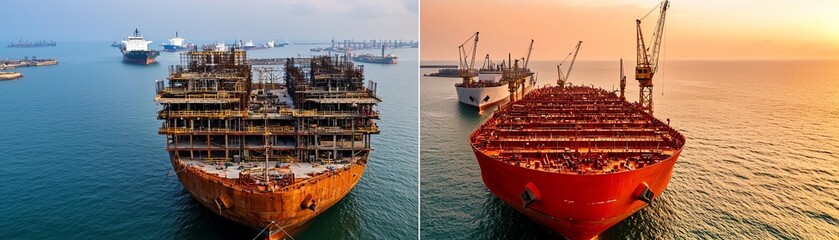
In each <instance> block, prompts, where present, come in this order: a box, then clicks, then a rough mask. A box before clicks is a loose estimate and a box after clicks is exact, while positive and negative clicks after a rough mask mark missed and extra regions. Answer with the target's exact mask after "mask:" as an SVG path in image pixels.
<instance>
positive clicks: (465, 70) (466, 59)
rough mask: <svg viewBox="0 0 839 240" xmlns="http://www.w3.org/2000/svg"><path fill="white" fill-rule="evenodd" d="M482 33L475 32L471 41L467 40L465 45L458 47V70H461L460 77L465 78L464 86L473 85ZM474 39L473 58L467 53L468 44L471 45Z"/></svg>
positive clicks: (470, 38)
mask: <svg viewBox="0 0 839 240" xmlns="http://www.w3.org/2000/svg"><path fill="white" fill-rule="evenodd" d="M479 33H480V32H475V34H472V36H470V37H469V39H466V41H465V42H463V44H460V46H458V47H457V54H458V61H459V62H458V69H459V70H460V71H459V72H460V77H461V78H463V84H471V83H472V77H473V75H474V68H475V54H476V53H477V52H478V34H479ZM472 39H474V43H473V45H472V55H471V57H470V56H469V55H468V54H467V52H466V44H468V43H469V41H471V40H472Z"/></svg>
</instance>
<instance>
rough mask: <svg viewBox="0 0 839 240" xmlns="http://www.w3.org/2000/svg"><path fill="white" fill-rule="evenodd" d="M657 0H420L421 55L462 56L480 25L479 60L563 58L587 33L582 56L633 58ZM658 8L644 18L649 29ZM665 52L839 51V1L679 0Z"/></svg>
mask: <svg viewBox="0 0 839 240" xmlns="http://www.w3.org/2000/svg"><path fill="white" fill-rule="evenodd" d="M659 2H660V1H657V0H602V1H584V0H524V1H506V0H458V1H446V0H422V1H420V9H421V11H420V16H421V18H420V23H421V24H420V25H421V26H420V32H421V34H420V36H421V43H422V47H421V58H422V60H426V61H427V60H452V61H455V60H457V57H458V55H457V46H459V45H460V44H461V43H463V42H464V41H465V40H466V39H467V38H468V37H469V36H470V35H471V34H473V33H474V32H476V31H480V32H481V35H480V36H481V39H480V42H479V46H478V54H477V55H478V57H476V58H477V60H478V64H480V60H481V59H483V56H484V55H485V54H487V53H489V54H490V55H491V56H492V58H493V59H500V58H501V57H502V56H504V57H505V58H506V55H507V53H512V54H513V58H515V57H517V56H518V57H521V56H524V55H525V54H526V50H527V45H528V43H529V41H530V39H535V40H536V43H535V47H534V50H533V55H532V57H531V59H533V60H553V59H562V58H564V57H565V56H566V55H567V54H568V53H569V52H570V51H571V50H572V48H573V47H574V44H575V43H576V41H577V40H582V41H583V42H584V43H583V47H582V50H580V55H579V57H578V59H580V60H613V59H616V58H624V59H630V60H631V61H634V57H635V19H637V18H640V17H642V16H643V15H644V14H646V13H647V12H648V11H650V10H651V9H653V7H655V6H656V5H657V4H658V3H659ZM657 17H658V16H657V13H653V14H652V15H651V16H650V17H648V18H647V19H645V20H644V26H645V28H644V29H643V30H644V33H645V37H647V36H649V34H650V33H651V32H652V31H653V29H652V28H653V25H654V24H655V21H656V18H657ZM664 36H665V41H664V45H663V51H664V52H663V56H662V59H666V60H762V59H767V60H780V59H839V1H819V0H773V1H760V0H741V1H726V0H703V1H678V0H676V1H671V3H670V9H669V10H668V11H667V21H666V30H665V35H664Z"/></svg>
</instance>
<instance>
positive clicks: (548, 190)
mask: <svg viewBox="0 0 839 240" xmlns="http://www.w3.org/2000/svg"><path fill="white" fill-rule="evenodd" d="M472 150H474V151H475V156H476V157H477V158H478V164H479V165H480V167H481V178H482V179H483V181H484V184H486V186H487V188H489V191H490V192H492V194H494V195H495V196H497V197H498V198H499V199H501V200H502V201H504V203H507V205H510V206H511V207H513V208H514V209H516V210H517V211H519V212H522V213H524V214H525V215H527V216H528V217H530V218H532V219H534V220H536V221H538V222H540V223H542V224H544V225H546V226H548V227H550V228H551V229H553V230H554V231H557V232H559V233H560V234H562V235H563V236H565V237H567V238H568V239H591V238H593V237H595V236H597V235H598V234H600V233H602V232H603V231H605V230H606V229H609V228H610V227H612V226H613V225H615V224H617V223H618V222H620V221H622V220H623V219H625V218H626V217H629V216H630V215H632V214H633V213H635V212H637V211H638V210H640V209H641V208H643V207H645V206H647V204H646V203H644V202H642V201H640V200H638V199H637V198H636V197H635V191H636V188H637V187H638V186H639V185H642V184H643V183H646V184H647V185H649V187H650V190H652V191H654V192H656V193H661V192H663V191H664V189H665V188H666V187H667V183H669V182H670V176H671V173H672V171H673V166H674V165H675V164H676V159H677V158H679V154H680V153H681V150H679V151H678V152H676V153H675V154H674V155H673V156H672V157H670V158H669V159H667V160H665V161H663V162H660V163H658V164H655V165H653V166H649V167H645V168H641V169H637V170H634V171H629V172H621V173H614V174H601V175H575V174H566V173H550V172H544V171H539V170H533V169H528V168H521V167H518V166H515V165H510V164H507V163H504V162H500V161H498V160H494V159H492V158H490V157H489V156H487V155H485V154H484V153H482V152H481V151H478V150H477V149H475V148H474V147H473V148H472ZM528 183H532V184H533V185H534V186H536V188H538V190H539V191H540V193H541V195H542V196H541V197H542V198H541V200H540V201H537V202H534V203H532V204H530V205H528V206H527V208H523V206H522V201H521V200H520V199H519V194H520V193H521V192H522V191H524V188H525V186H526V185H527V184H528ZM655 197H658V196H657V195H656V196H655Z"/></svg>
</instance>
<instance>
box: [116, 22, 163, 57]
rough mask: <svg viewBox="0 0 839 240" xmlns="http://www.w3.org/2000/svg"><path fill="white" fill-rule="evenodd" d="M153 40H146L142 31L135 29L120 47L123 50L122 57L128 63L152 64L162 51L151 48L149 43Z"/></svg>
mask: <svg viewBox="0 0 839 240" xmlns="http://www.w3.org/2000/svg"><path fill="white" fill-rule="evenodd" d="M151 43H152V41H146V40H145V39H143V36H141V35H140V31H138V30H137V29H134V34H132V35H130V36H128V39H127V40H124V41H122V46H121V47H120V48H119V50H120V52H122V59H123V61H125V62H128V63H137V64H152V63H154V59H155V58H157V56H160V52H158V51H155V50H151V49H149V44H151Z"/></svg>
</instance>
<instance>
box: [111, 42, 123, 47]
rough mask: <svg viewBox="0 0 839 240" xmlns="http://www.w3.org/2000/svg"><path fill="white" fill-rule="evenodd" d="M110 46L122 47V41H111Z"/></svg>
mask: <svg viewBox="0 0 839 240" xmlns="http://www.w3.org/2000/svg"><path fill="white" fill-rule="evenodd" d="M111 47H115V48H119V47H122V43H121V42H117V41H114V42H113V43H111Z"/></svg>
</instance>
